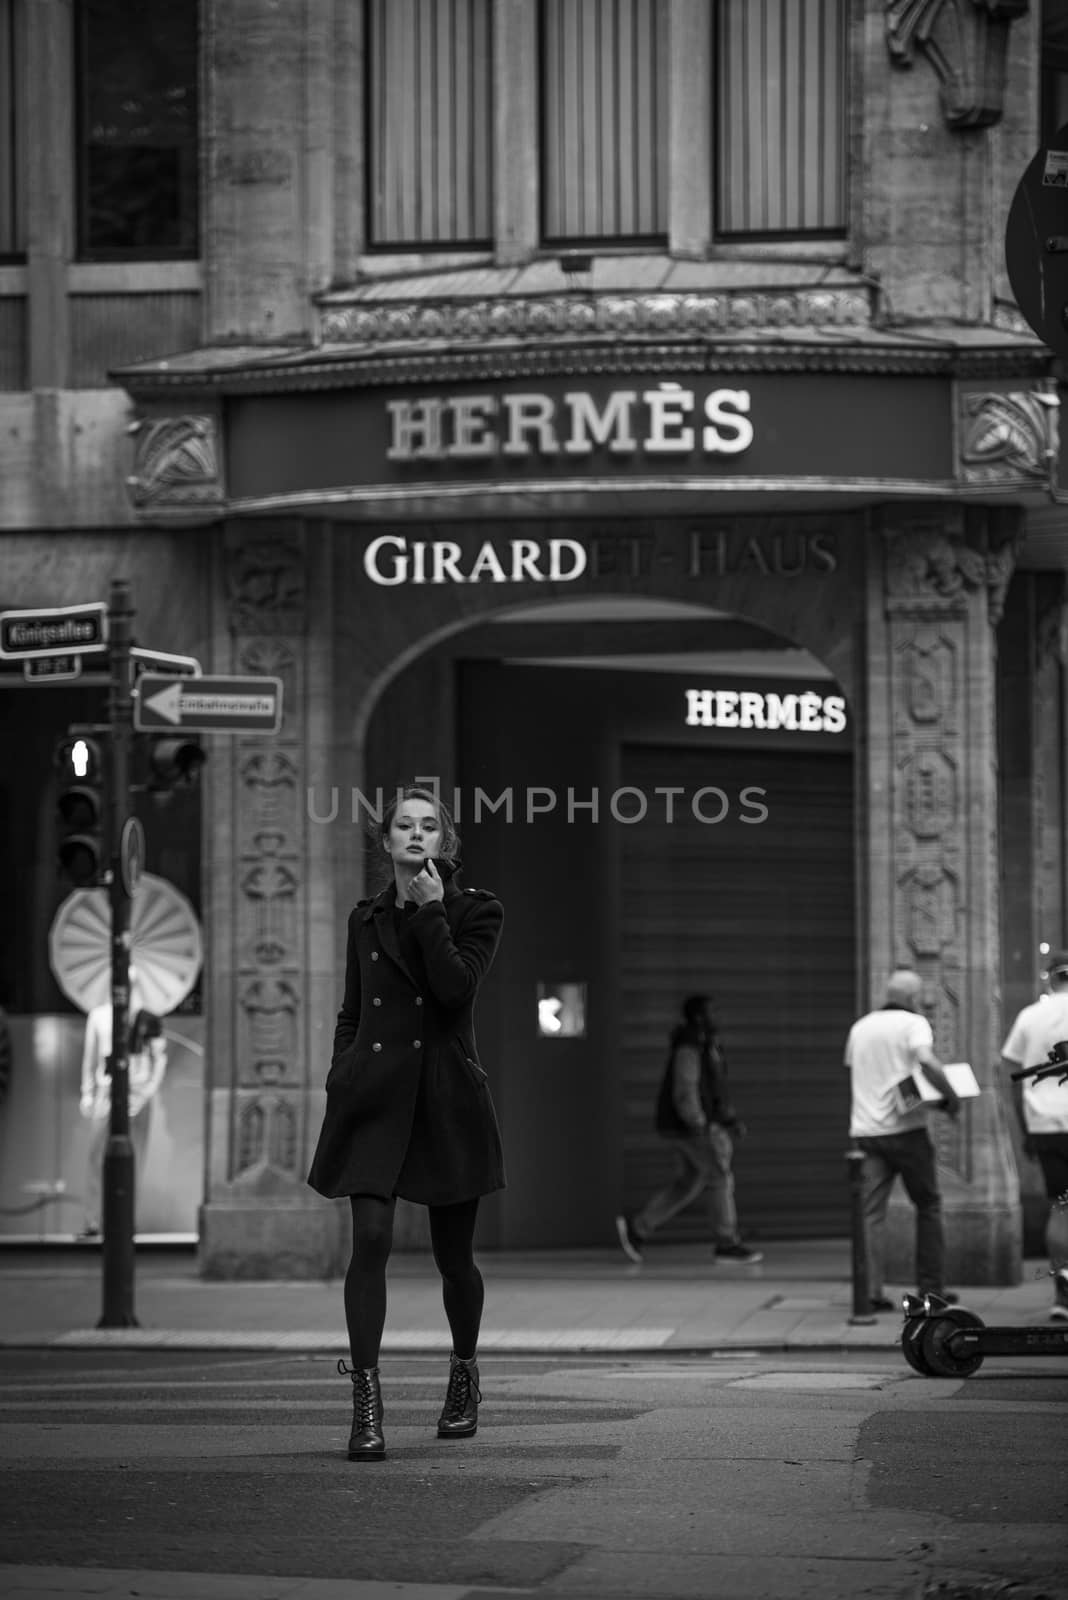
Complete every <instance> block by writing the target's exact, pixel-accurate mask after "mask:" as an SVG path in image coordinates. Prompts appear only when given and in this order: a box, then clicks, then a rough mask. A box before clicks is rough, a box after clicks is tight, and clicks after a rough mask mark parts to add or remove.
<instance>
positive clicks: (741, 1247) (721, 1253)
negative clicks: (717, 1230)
mask: <svg viewBox="0 0 1068 1600" xmlns="http://www.w3.org/2000/svg"><path fill="white" fill-rule="evenodd" d="M763 1259H764V1252H763V1250H750V1248H749V1246H748V1245H747V1244H743V1243H742V1242H741V1240H740V1239H739V1241H738V1243H737V1244H717V1246H716V1260H717V1261H738V1262H740V1263H741V1265H742V1266H743V1267H755V1266H756V1264H757V1262H758V1261H763Z"/></svg>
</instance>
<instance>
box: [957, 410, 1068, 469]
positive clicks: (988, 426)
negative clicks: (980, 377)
mask: <svg viewBox="0 0 1068 1600" xmlns="http://www.w3.org/2000/svg"><path fill="white" fill-rule="evenodd" d="M1059 410H1060V401H1059V399H1058V397H1057V394H1056V392H1055V390H1052V389H1036V390H1031V391H1026V390H1025V391H1022V392H1017V393H1012V394H1003V393H1001V392H997V391H995V392H993V393H986V394H976V393H965V394H962V395H961V427H960V433H959V447H960V456H959V461H958V464H957V473H958V476H959V477H960V478H961V479H962V480H963V482H965V483H972V484H989V485H990V486H991V487H999V488H1000V487H1011V486H1013V485H1017V484H1022V485H1025V486H1027V487H1035V486H1040V485H1042V484H1046V483H1049V482H1050V481H1051V474H1052V473H1053V471H1054V468H1055V463H1056V460H1057V455H1058V450H1059V444H1058V440H1059V430H1058V413H1059Z"/></svg>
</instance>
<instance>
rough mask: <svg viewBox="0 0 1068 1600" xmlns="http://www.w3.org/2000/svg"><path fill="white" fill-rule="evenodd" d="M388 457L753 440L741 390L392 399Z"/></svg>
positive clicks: (710, 447) (659, 452)
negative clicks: (555, 396) (602, 395)
mask: <svg viewBox="0 0 1068 1600" xmlns="http://www.w3.org/2000/svg"><path fill="white" fill-rule="evenodd" d="M386 411H387V413H388V415H389V440H390V442H389V448H388V450H387V452H386V454H387V457H388V459H389V460H390V461H445V460H461V461H476V460H480V459H485V458H488V457H496V456H503V457H505V458H508V457H513V458H514V457H523V456H527V457H529V456H563V457H564V458H565V459H566V458H567V457H568V456H588V455H590V454H591V453H592V451H593V449H594V447H595V446H601V447H602V448H603V449H605V450H607V451H608V453H609V454H610V455H616V456H622V455H633V454H635V452H637V451H641V452H642V453H643V454H644V455H647V456H654V457H655V456H688V455H694V454H703V455H706V456H736V455H741V453H742V451H743V450H748V448H749V446H750V445H751V444H752V442H753V424H752V423H751V422H750V420H749V390H748V389H713V390H711V391H710V392H709V393H707V394H704V395H702V394H699V393H698V392H697V391H696V390H694V389H685V388H683V386H682V384H681V383H667V382H665V383H660V384H658V385H657V387H656V388H655V389H613V390H612V391H611V392H610V393H609V394H608V395H607V396H605V397H603V398H598V397H597V396H595V395H592V394H590V393H588V392H587V391H586V390H584V389H579V390H574V391H571V392H568V393H566V394H564V395H563V396H562V397H561V398H560V399H556V398H554V397H553V396H552V395H548V394H539V393H526V394H503V395H493V394H463V395H438V396H426V397H422V398H420V399H416V400H390V401H387V403H386Z"/></svg>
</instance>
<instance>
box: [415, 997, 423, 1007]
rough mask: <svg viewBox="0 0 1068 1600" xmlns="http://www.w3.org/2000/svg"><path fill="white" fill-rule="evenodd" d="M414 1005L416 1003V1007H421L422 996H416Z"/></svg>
mask: <svg viewBox="0 0 1068 1600" xmlns="http://www.w3.org/2000/svg"><path fill="white" fill-rule="evenodd" d="M415 1003H416V1005H417V1006H421V1005H422V1003H423V997H422V995H421V994H417V995H416V997H415Z"/></svg>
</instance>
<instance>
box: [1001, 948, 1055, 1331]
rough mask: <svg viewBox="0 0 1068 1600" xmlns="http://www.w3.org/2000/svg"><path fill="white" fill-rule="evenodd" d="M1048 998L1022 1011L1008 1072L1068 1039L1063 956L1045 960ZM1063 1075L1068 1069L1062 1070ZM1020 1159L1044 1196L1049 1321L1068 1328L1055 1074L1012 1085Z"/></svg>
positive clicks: (1006, 1047)
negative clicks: (1033, 1170) (1034, 1164)
mask: <svg viewBox="0 0 1068 1600" xmlns="http://www.w3.org/2000/svg"><path fill="white" fill-rule="evenodd" d="M1048 977H1049V988H1050V992H1049V994H1048V995H1043V996H1042V999H1041V1000H1038V1001H1036V1002H1035V1004H1034V1005H1031V1006H1024V1008H1023V1010H1022V1011H1021V1012H1020V1014H1019V1016H1018V1017H1017V1018H1016V1021H1015V1022H1014V1023H1013V1025H1012V1027H1011V1029H1010V1030H1009V1037H1008V1038H1007V1039H1006V1040H1005V1043H1004V1044H1003V1045H1002V1047H1001V1060H1002V1065H1003V1066H1004V1067H1005V1068H1006V1069H1007V1070H1008V1071H1010V1072H1016V1071H1018V1070H1019V1069H1020V1068H1021V1067H1041V1066H1045V1065H1046V1063H1047V1061H1048V1059H1049V1053H1050V1051H1051V1050H1052V1048H1053V1046H1054V1045H1055V1044H1058V1043H1059V1042H1060V1041H1061V1040H1062V1039H1068V950H1058V951H1056V952H1055V953H1054V954H1053V955H1051V956H1050V958H1049V973H1048ZM1066 1073H1068V1069H1066ZM1012 1101H1013V1106H1014V1108H1015V1110H1016V1119H1017V1121H1018V1122H1019V1124H1020V1130H1021V1132H1022V1133H1023V1149H1024V1155H1026V1156H1028V1157H1029V1158H1030V1159H1031V1160H1037V1161H1038V1164H1039V1166H1040V1167H1041V1168H1042V1177H1043V1180H1044V1182H1045V1185H1046V1194H1047V1195H1048V1196H1049V1202H1050V1207H1049V1217H1048V1219H1047V1221H1046V1248H1047V1250H1048V1251H1049V1261H1050V1270H1051V1274H1052V1277H1053V1283H1054V1303H1053V1307H1052V1309H1051V1311H1050V1313H1049V1315H1050V1319H1051V1321H1056V1322H1068V1083H1062V1082H1061V1081H1060V1075H1058V1074H1054V1075H1052V1076H1051V1077H1048V1078H1041V1079H1040V1080H1039V1081H1038V1082H1037V1083H1036V1082H1035V1080H1034V1079H1033V1078H1024V1079H1022V1080H1021V1081H1020V1082H1019V1083H1014V1084H1013V1085H1012Z"/></svg>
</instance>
